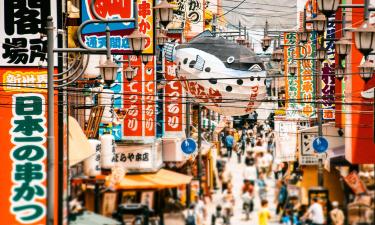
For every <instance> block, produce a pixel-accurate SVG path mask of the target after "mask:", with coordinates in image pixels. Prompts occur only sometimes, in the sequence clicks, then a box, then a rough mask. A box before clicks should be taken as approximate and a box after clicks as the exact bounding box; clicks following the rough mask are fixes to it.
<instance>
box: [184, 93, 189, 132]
mask: <svg viewBox="0 0 375 225" xmlns="http://www.w3.org/2000/svg"><path fill="white" fill-rule="evenodd" d="M186 96H187V94H186ZM185 135H186V138H189V137H190V101H189V99H188V98H186V128H185Z"/></svg>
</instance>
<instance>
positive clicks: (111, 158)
mask: <svg viewBox="0 0 375 225" xmlns="http://www.w3.org/2000/svg"><path fill="white" fill-rule="evenodd" d="M100 142H101V144H102V150H101V160H100V162H101V167H102V168H103V169H111V168H112V167H113V166H115V163H116V162H115V159H116V151H115V139H114V137H113V135H111V134H109V133H105V134H103V135H102V136H100Z"/></svg>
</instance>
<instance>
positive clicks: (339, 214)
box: [329, 201, 345, 225]
mask: <svg viewBox="0 0 375 225" xmlns="http://www.w3.org/2000/svg"><path fill="white" fill-rule="evenodd" d="M332 207H333V209H332V210H331V212H329V216H330V218H331V221H332V225H344V222H345V216H344V212H343V211H342V210H341V209H340V208H339V203H338V202H337V201H334V202H332Z"/></svg>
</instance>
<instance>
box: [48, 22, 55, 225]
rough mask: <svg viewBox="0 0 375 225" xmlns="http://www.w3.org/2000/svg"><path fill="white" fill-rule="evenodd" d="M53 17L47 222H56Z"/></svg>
mask: <svg viewBox="0 0 375 225" xmlns="http://www.w3.org/2000/svg"><path fill="white" fill-rule="evenodd" d="M53 29H54V28H53V18H52V16H48V17H47V27H46V31H47V68H48V69H47V82H48V89H47V94H48V97H47V98H48V99H47V101H48V102H47V105H48V119H47V120H48V122H47V123H48V136H47V203H46V204H47V224H48V225H53V224H54V207H55V203H54V199H55V196H54V191H55V190H54V189H55V182H54V177H55V167H54V166H55V121H54V114H55V113H54V107H55V103H54V89H53V72H54V58H53V45H54V44H53V42H54V41H53V38H54V37H53Z"/></svg>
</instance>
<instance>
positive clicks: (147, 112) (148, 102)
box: [143, 57, 156, 137]
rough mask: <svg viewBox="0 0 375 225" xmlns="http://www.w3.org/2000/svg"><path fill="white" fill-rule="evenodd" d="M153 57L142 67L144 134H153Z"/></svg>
mask: <svg viewBox="0 0 375 225" xmlns="http://www.w3.org/2000/svg"><path fill="white" fill-rule="evenodd" d="M154 62H155V61H154V57H153V59H152V60H151V62H148V63H147V64H146V65H144V69H143V80H144V82H143V85H144V87H143V90H144V91H143V93H144V96H143V99H144V100H143V102H144V104H145V105H144V112H143V113H144V128H145V132H144V136H147V137H152V136H155V110H156V108H155V67H154Z"/></svg>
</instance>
